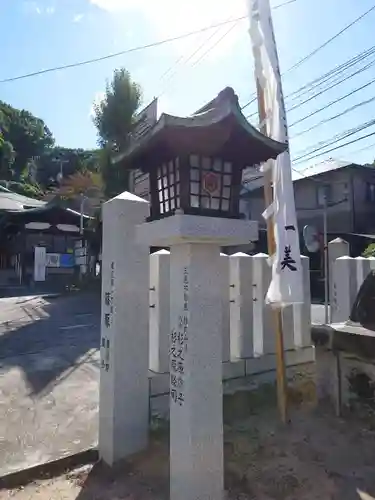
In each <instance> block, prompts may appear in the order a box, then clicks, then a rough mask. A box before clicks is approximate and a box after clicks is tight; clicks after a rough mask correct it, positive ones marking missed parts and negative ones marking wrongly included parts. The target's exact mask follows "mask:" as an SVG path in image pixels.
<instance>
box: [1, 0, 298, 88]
mask: <svg viewBox="0 0 375 500" xmlns="http://www.w3.org/2000/svg"><path fill="white" fill-rule="evenodd" d="M294 1H297V0H287V1H285V2H282V3H280V4H278V5H275V7H273V10H276V9H279V8H280V7H284V6H286V5H289V4H290V3H293V2H294ZM247 17H248V16H247V15H245V16H240V17H237V18H234V19H231V20H230V21H221V22H219V23H214V24H211V25H210V26H205V27H203V28H200V29H197V30H194V31H190V32H188V33H184V34H183V35H177V36H174V37H170V38H164V39H163V40H158V41H156V42H152V43H148V44H145V45H139V46H137V47H132V48H130V49H126V50H121V51H120V52H115V53H113V54H107V55H105V56H102V57H95V58H93V59H87V60H85V61H79V62H76V63H72V64H64V65H62V66H54V67H52V68H47V69H42V70H39V71H33V72H32V73H26V74H24V75H19V76H14V77H11V78H4V79H3V80H0V83H8V82H15V81H17V80H23V79H25V78H31V77H33V76H38V75H44V74H46V73H52V72H55V71H61V70H64V69H71V68H77V67H79V66H86V65H88V64H94V63H96V62H101V61H106V60H107V59H113V58H115V57H119V56H123V55H125V54H131V53H132V52H138V51H140V50H146V49H151V48H154V47H159V46H160V45H165V44H167V43H172V42H176V41H178V40H182V39H184V38H187V37H190V36H194V35H198V34H200V33H204V32H205V31H209V30H211V29H214V28H218V27H219V26H225V25H226V24H228V23H232V22H235V21H242V20H243V19H247Z"/></svg>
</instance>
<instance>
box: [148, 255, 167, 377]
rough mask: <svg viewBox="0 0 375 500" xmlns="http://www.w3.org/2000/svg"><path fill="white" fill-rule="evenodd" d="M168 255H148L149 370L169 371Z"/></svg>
mask: <svg viewBox="0 0 375 500" xmlns="http://www.w3.org/2000/svg"><path fill="white" fill-rule="evenodd" d="M169 267H170V253H169V252H168V251H167V250H159V252H155V253H153V254H152V255H150V306H149V307H150V350H149V353H150V357H149V368H150V370H152V371H154V372H158V373H165V372H167V371H168V370H169V354H168V351H169V296H170V291H169V287H170V280H169V277H170V276H169Z"/></svg>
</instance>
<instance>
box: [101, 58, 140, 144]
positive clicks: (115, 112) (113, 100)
mask: <svg viewBox="0 0 375 500" xmlns="http://www.w3.org/2000/svg"><path fill="white" fill-rule="evenodd" d="M141 97H142V92H141V88H140V86H139V85H138V84H137V83H135V82H133V81H132V79H131V77H130V73H129V72H128V71H127V70H126V69H124V68H121V69H116V70H115V72H114V74H113V79H112V81H111V82H107V85H106V90H105V95H104V97H103V99H102V100H101V101H100V102H98V103H94V105H93V110H94V117H93V122H94V125H95V127H96V129H97V131H98V139H99V144H100V146H102V147H103V146H109V147H110V149H111V150H113V151H120V149H121V148H124V147H126V146H127V144H128V141H129V136H130V134H131V132H132V129H133V125H134V121H135V115H136V112H137V110H138V108H139V106H140V104H141Z"/></svg>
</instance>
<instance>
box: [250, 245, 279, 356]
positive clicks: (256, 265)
mask: <svg viewBox="0 0 375 500" xmlns="http://www.w3.org/2000/svg"><path fill="white" fill-rule="evenodd" d="M251 260H252V261H253V283H252V287H253V290H252V298H253V338H254V356H262V355H263V354H271V353H274V352H275V350H276V338H275V320H274V315H273V312H272V309H271V307H270V306H269V305H268V304H266V303H265V298H266V294H267V290H268V287H269V286H270V282H271V274H272V270H271V267H270V265H269V263H268V255H267V254H265V253H258V254H256V255H254V257H251Z"/></svg>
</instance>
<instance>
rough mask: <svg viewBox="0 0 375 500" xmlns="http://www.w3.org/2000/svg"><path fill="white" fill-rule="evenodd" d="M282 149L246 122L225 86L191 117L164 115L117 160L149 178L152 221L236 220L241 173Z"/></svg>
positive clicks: (284, 147) (238, 212) (237, 216)
mask: <svg viewBox="0 0 375 500" xmlns="http://www.w3.org/2000/svg"><path fill="white" fill-rule="evenodd" d="M285 149H286V145H285V144H280V143H278V142H275V141H273V140H272V139H269V138H268V137H266V136H264V135H263V134H261V133H260V132H259V131H258V130H257V129H255V128H254V127H252V126H251V125H250V124H249V123H248V122H247V120H246V119H245V117H244V116H243V115H242V113H241V110H240V107H239V105H238V98H237V96H236V95H235V93H234V91H233V89H231V88H226V89H224V90H223V91H222V92H220V94H219V95H218V96H217V97H216V98H215V99H214V100H213V101H211V102H210V103H208V104H207V105H206V106H204V107H203V108H201V109H200V110H199V111H198V112H197V113H195V114H194V115H193V116H191V117H187V118H179V117H176V116H171V115H166V114H163V115H162V116H161V118H160V119H159V121H158V122H157V123H156V125H155V126H154V127H153V128H152V129H151V130H150V131H149V133H148V134H146V135H145V136H143V137H142V138H141V139H140V140H139V141H137V142H135V143H134V144H133V145H132V146H131V147H130V148H129V149H128V150H127V151H126V152H125V153H124V154H122V155H121V157H122V159H121V161H122V162H123V163H124V166H125V165H126V167H127V168H131V169H140V170H142V171H144V172H147V173H148V174H149V180H150V201H151V206H150V217H149V220H150V221H152V220H157V219H162V218H164V217H169V216H171V215H175V214H176V213H179V214H187V215H200V216H202V215H203V216H208V217H221V218H229V219H238V218H240V211H239V199H240V189H241V180H242V170H243V169H244V168H245V167H247V166H249V165H256V164H259V163H261V162H264V161H266V160H267V159H269V158H276V156H277V155H278V154H279V153H281V152H282V151H284V150H285Z"/></svg>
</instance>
